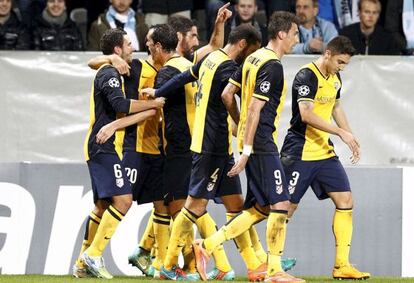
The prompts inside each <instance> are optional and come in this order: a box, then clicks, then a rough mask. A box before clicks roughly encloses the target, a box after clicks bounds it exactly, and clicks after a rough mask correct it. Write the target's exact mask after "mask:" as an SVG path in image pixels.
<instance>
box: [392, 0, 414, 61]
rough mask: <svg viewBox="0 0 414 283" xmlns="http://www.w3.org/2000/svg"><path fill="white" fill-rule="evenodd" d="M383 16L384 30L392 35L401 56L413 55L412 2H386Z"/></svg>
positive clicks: (402, 0) (413, 23) (413, 7)
mask: <svg viewBox="0 0 414 283" xmlns="http://www.w3.org/2000/svg"><path fill="white" fill-rule="evenodd" d="M385 15H386V16H385V28H386V29H387V30H388V31H390V32H391V33H392V34H393V36H394V38H395V39H396V41H397V45H398V48H399V49H400V50H401V51H402V53H403V54H406V55H414V3H413V0H392V1H388V5H387V11H386V12H385ZM404 23H405V24H404Z"/></svg>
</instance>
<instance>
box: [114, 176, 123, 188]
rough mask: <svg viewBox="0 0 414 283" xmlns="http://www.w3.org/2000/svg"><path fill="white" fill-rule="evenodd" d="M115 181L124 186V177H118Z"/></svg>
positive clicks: (119, 185) (117, 184)
mask: <svg viewBox="0 0 414 283" xmlns="http://www.w3.org/2000/svg"><path fill="white" fill-rule="evenodd" d="M115 183H116V186H117V187H118V188H122V187H123V186H124V179H122V178H118V179H116V181H115Z"/></svg>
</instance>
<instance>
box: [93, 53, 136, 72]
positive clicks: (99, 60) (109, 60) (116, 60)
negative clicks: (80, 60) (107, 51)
mask: <svg viewBox="0 0 414 283" xmlns="http://www.w3.org/2000/svg"><path fill="white" fill-rule="evenodd" d="M104 64H111V65H112V66H114V68H115V69H117V71H118V72H119V73H120V74H121V75H127V76H129V69H131V67H130V66H129V64H128V63H127V62H126V61H125V60H124V59H122V58H121V57H120V56H118V55H117V54H111V55H99V56H97V57H94V58H92V59H90V60H89V61H88V66H89V68H91V69H94V70H97V69H99V67H101V66H102V65H104Z"/></svg>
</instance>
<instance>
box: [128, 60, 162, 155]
mask: <svg viewBox="0 0 414 283" xmlns="http://www.w3.org/2000/svg"><path fill="white" fill-rule="evenodd" d="M156 75H157V70H156V69H155V67H154V66H152V65H151V64H150V63H149V62H148V61H146V60H142V59H134V60H132V63H131V69H130V76H129V77H125V95H126V97H127V98H130V99H137V100H138V99H143V100H146V99H147V98H146V97H144V96H140V95H139V91H140V90H141V89H143V88H152V87H154V82H155V77H156ZM160 117H161V111H160V110H159V111H157V114H156V115H155V116H154V117H151V118H150V119H147V120H145V121H144V122H142V123H140V124H138V125H131V126H129V127H127V128H126V129H125V137H124V140H123V150H124V151H136V152H140V153H147V154H160V150H159V144H160V136H159V124H160Z"/></svg>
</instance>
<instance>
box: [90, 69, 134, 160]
mask: <svg viewBox="0 0 414 283" xmlns="http://www.w3.org/2000/svg"><path fill="white" fill-rule="evenodd" d="M89 107H90V114H89V129H88V133H87V136H86V139H85V142H84V155H85V159H86V160H89V159H91V158H92V157H94V156H95V155H96V154H98V153H113V154H118V156H119V157H120V158H121V154H122V149H121V148H120V142H119V141H121V140H122V138H123V134H124V132H123V131H122V130H119V131H116V132H115V135H113V136H112V137H110V138H109V139H108V140H107V141H106V142H105V143H104V144H97V143H96V135H97V134H98V132H99V130H100V129H101V128H102V127H103V126H105V125H107V124H109V123H111V122H113V121H115V120H116V119H117V118H120V117H122V116H123V115H125V114H128V113H129V112H130V107H131V101H130V99H127V98H125V93H124V81H123V78H122V76H121V75H120V74H119V73H118V71H117V70H116V69H115V68H114V67H112V66H111V65H108V64H105V65H103V66H101V67H100V68H99V70H98V71H97V73H96V75H95V79H94V82H93V85H92V91H91V96H90V106H89Z"/></svg>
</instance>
